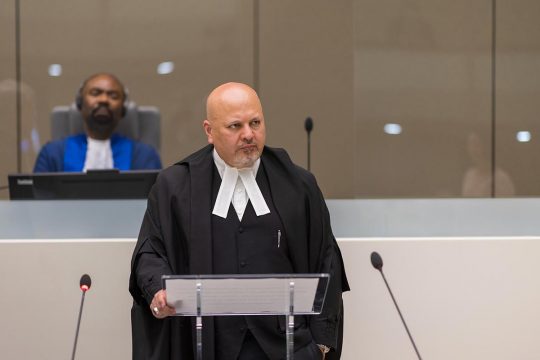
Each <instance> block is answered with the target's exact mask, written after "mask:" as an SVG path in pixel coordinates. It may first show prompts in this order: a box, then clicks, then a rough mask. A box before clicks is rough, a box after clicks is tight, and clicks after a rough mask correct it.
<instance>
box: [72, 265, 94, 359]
mask: <svg viewBox="0 0 540 360" xmlns="http://www.w3.org/2000/svg"><path fill="white" fill-rule="evenodd" d="M91 285H92V279H90V275H88V274H84V275H83V276H81V280H80V281H79V286H80V288H81V291H82V297H81V307H80V308H79V320H77V330H76V331H75V342H74V343H73V353H72V354H71V360H74V359H75V350H76V349H77V340H78V339H79V328H80V326H81V315H82V309H83V305H84V295H85V294H86V292H87V291H88V290H90V286H91Z"/></svg>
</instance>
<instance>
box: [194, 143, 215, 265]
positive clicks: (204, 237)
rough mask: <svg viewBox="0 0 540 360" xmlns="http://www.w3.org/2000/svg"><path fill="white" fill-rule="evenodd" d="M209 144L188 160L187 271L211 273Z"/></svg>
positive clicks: (211, 159) (211, 166) (212, 164)
mask: <svg viewBox="0 0 540 360" xmlns="http://www.w3.org/2000/svg"><path fill="white" fill-rule="evenodd" d="M212 149H213V148H212V147H211V146H210V147H206V148H205V150H208V151H202V152H201V153H200V154H199V156H197V157H196V158H194V159H192V160H191V161H189V172H190V183H191V193H190V207H191V212H190V213H191V226H190V240H189V244H190V263H189V267H190V272H191V274H211V273H212V226H211V225H212V223H211V221H212V218H211V216H212V171H213V166H214V162H213V158H212Z"/></svg>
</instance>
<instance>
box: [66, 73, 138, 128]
mask: <svg viewBox="0 0 540 360" xmlns="http://www.w3.org/2000/svg"><path fill="white" fill-rule="evenodd" d="M99 75H108V76H110V77H112V78H113V79H115V80H116V82H118V83H119V84H120V86H121V87H122V93H123V94H124V102H123V104H122V110H121V116H122V117H124V116H126V113H127V108H128V104H129V100H128V94H129V92H128V89H127V88H126V87H125V86H124V84H122V83H121V82H120V80H118V79H117V78H116V76H114V75H111V74H97V75H92V76H90V77H89V78H87V79H86V80H84V81H83V83H82V84H81V86H79V90H78V91H77V95H76V96H75V106H77V109H79V111H81V109H82V104H83V90H84V87H85V86H86V83H88V81H89V80H91V79H93V78H95V77H97V76H99Z"/></svg>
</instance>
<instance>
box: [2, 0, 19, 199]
mask: <svg viewBox="0 0 540 360" xmlns="http://www.w3.org/2000/svg"><path fill="white" fill-rule="evenodd" d="M15 77H16V75H15V5H14V2H13V1H1V2H0V187H2V190H0V199H7V198H8V195H9V193H8V190H7V188H3V187H4V186H7V174H8V173H12V172H17V155H16V151H17V114H16V108H17V103H16V82H15Z"/></svg>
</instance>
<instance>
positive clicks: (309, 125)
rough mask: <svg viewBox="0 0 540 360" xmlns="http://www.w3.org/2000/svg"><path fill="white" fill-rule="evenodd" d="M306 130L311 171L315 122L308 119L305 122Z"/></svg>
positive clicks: (308, 165)
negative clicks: (312, 131)
mask: <svg viewBox="0 0 540 360" xmlns="http://www.w3.org/2000/svg"><path fill="white" fill-rule="evenodd" d="M304 128H305V129H306V132H307V169H308V171H311V130H313V120H312V119H311V117H309V116H308V117H307V118H306V121H305V122H304Z"/></svg>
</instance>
